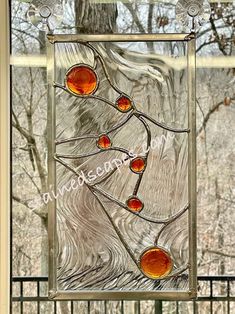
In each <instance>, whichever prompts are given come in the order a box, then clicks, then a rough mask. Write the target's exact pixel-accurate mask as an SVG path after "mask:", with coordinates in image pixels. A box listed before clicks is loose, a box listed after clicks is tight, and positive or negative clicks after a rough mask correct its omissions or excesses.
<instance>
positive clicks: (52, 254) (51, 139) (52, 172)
mask: <svg viewBox="0 0 235 314" xmlns="http://www.w3.org/2000/svg"><path fill="white" fill-rule="evenodd" d="M54 50H55V46H54V44H51V43H50V42H47V80H48V109H47V110H48V111H47V145H48V181H47V182H48V188H49V189H52V190H53V191H55V186H56V164H55V161H54V152H55V133H56V112H55V110H56V109H55V89H54V76H55V57H54V56H55V52H54ZM55 207H56V200H55V198H52V200H51V201H50V202H49V203H48V221H49V223H50V227H49V228H48V242H49V282H48V290H49V296H50V297H51V298H53V296H54V294H55V290H56V286H57V279H56V274H57V271H56V270H57V261H56V210H55Z"/></svg>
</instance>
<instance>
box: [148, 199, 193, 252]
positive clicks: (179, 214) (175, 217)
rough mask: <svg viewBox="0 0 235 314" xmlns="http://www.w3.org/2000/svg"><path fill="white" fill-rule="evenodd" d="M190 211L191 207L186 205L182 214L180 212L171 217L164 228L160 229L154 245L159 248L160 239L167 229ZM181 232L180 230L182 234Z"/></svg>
mask: <svg viewBox="0 0 235 314" xmlns="http://www.w3.org/2000/svg"><path fill="white" fill-rule="evenodd" d="M188 209H189V205H186V206H185V207H184V208H183V209H182V210H181V211H180V212H178V213H177V214H176V215H174V216H173V217H171V220H169V221H167V222H165V224H164V226H163V227H162V228H161V229H160V231H159V232H158V235H157V236H156V238H155V241H154V245H156V246H157V244H158V241H159V238H160V236H161V234H162V232H163V231H164V230H165V228H166V227H168V226H169V225H170V224H171V223H172V222H174V221H175V220H176V219H178V218H179V217H180V216H182V215H183V214H184V213H185V212H186V211H187V210H188ZM180 231H181V230H179V232H180Z"/></svg>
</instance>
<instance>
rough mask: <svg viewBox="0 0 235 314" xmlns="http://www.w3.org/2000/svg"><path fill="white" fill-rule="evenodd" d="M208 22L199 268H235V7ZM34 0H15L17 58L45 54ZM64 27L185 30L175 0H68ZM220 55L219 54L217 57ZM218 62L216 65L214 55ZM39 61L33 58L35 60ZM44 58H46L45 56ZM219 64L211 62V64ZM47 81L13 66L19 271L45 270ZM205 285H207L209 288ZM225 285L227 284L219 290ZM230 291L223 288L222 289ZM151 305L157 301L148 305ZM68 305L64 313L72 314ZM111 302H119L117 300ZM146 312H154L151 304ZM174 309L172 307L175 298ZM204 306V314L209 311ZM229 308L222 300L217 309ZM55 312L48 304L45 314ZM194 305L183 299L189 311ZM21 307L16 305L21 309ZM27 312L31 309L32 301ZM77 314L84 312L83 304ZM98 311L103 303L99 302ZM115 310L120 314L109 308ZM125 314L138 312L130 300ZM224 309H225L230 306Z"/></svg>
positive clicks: (200, 79)
mask: <svg viewBox="0 0 235 314" xmlns="http://www.w3.org/2000/svg"><path fill="white" fill-rule="evenodd" d="M210 5H211V9H212V15H211V18H210V20H209V21H208V22H207V23H206V24H205V25H204V26H203V27H202V28H201V29H200V31H199V32H198V34H197V57H198V62H199V63H200V60H202V59H200V58H203V57H204V58H207V59H206V60H207V61H206V62H205V67H200V68H198V69H197V156H198V159H197V172H198V185H197V196H198V197H197V199H198V273H199V274H200V275H223V274H234V261H235V251H234V247H235V244H234V230H235V224H234V221H235V214H234V210H235V206H234V205H235V199H234V195H235V188H234V186H235V185H234V183H235V171H234V170H235V169H234V167H235V166H234V165H235V151H234V147H235V136H234V134H235V133H234V131H235V124H234V120H235V89H234V86H235V85H234V84H235V62H234V60H235V56H234V51H235V47H234V46H235V12H234V5H233V3H232V2H230V3H221V4H220V3H216V2H213V3H211V4H210ZM27 7H28V5H27V4H25V3H22V2H21V1H16V0H12V56H13V58H14V57H15V58H17V56H21V57H22V56H28V57H31V58H35V56H36V55H38V56H41V58H43V56H45V52H46V40H45V33H43V32H41V31H38V30H37V29H36V28H35V27H34V26H32V25H31V24H30V23H29V22H28V21H27V19H26V11H27ZM63 7H64V19H63V23H62V25H61V26H60V29H58V30H57V32H64V33H75V32H78V33H113V32H119V33H127V32H128V33H136V32H138V33H160V32H161V33H162V32H165V33H168V32H179V31H181V30H182V29H181V28H180V25H179V24H177V22H176V20H175V2H171V3H170V2H169V3H168V2H166V1H164V2H160V1H159V2H157V3H156V2H152V1H149V3H148V1H146V4H140V3H139V2H138V1H125V2H123V3H122V2H121V1H120V2H118V3H116V2H115V3H108V4H107V3H106V4H105V3H100V4H97V3H94V1H89V0H79V1H75V3H74V2H73V1H72V0H64V1H63ZM218 57H220V58H221V59H216V58H218ZM215 59H216V60H218V63H216V62H214V61H213V60H215ZM32 60H33V59H32ZM40 60H41V59H40ZM220 62H223V64H224V67H220V65H219V63H220ZM212 63H213V66H212V65H211V64H212ZM46 88H47V82H46V68H45V67H42V66H32V67H27V64H26V65H25V66H23V67H22V66H13V68H12V188H13V189H12V197H13V209H12V231H13V243H12V251H13V255H12V267H13V276H28V275H30V276H40V275H47V271H48V269H47V248H48V245H47V208H46V206H43V205H42V202H41V200H40V199H41V198H40V195H42V193H44V192H47V191H48V188H49V187H48V186H47V146H46V135H47V134H46V125H47V121H46V119H47V90H46ZM204 289H207V287H204ZM219 289H221V287H220V288H219ZM223 292H224V291H221V293H223ZM150 304H151V303H150ZM66 306H67V305H66V304H65V305H64V307H63V306H62V307H61V312H62V313H66ZM112 306H113V308H115V307H117V306H118V302H116V303H113V305H112ZM145 306H146V312H145V313H151V306H150V307H149V310H147V308H148V303H146V305H145ZM168 310H169V311H168V312H166V313H170V311H171V305H170V303H169V308H168ZM204 310H205V311H204V312H202V313H206V307H205V309H204ZM224 311H225V310H224V308H223V307H222V306H220V305H218V309H217V312H218V313H223V312H224ZM46 312H48V313H50V310H49V309H47V310H46V309H45V313H46ZM187 312H188V313H190V309H188V308H187V305H185V312H184V313H187ZM15 313H17V310H15ZM25 313H32V312H31V310H30V306H29V308H28V311H27V310H26V312H25ZM78 313H83V312H82V308H80V309H79V312H78ZM94 313H102V308H100V309H99V306H98V305H97V307H94ZM110 313H115V311H114V310H113V312H112V311H111V310H110ZM127 313H134V308H133V307H132V305H131V303H130V308H129V310H128V312H127ZM224 313H225V312H224Z"/></svg>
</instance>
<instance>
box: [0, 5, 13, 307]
mask: <svg viewBox="0 0 235 314" xmlns="http://www.w3.org/2000/svg"><path fill="white" fill-rule="evenodd" d="M9 10H10V7H9V1H6V0H3V1H2V2H1V10H0V21H1V22H0V23H1V32H0V42H1V45H0V313H9V308H10V276H11V250H10V248H11V246H10V244H11V226H10V224H11V223H10V220H11V219H10V218H11V210H10V209H11V206H10V205H11V201H10V196H11V185H10V173H11V150H10V141H11V131H10V125H11V118H10V117H11V115H10V81H11V75H10V23H9V20H10V19H9V17H10V14H9V12H10V11H9Z"/></svg>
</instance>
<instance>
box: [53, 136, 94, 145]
mask: <svg viewBox="0 0 235 314" xmlns="http://www.w3.org/2000/svg"><path fill="white" fill-rule="evenodd" d="M98 137H99V136H98V135H96V134H85V135H82V136H78V137H72V138H65V139H62V140H60V139H58V140H55V144H56V145H60V144H65V143H70V142H75V141H79V140H84V139H87V138H90V139H95V138H98Z"/></svg>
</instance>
